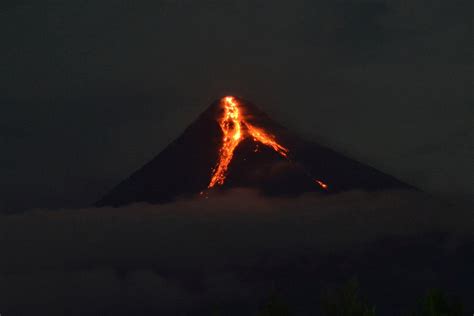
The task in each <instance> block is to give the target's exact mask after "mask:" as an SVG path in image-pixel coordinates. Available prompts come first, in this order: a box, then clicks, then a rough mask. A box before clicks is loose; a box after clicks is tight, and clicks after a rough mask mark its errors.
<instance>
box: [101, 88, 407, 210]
mask: <svg viewBox="0 0 474 316" xmlns="http://www.w3.org/2000/svg"><path fill="white" fill-rule="evenodd" d="M235 187H245V188H255V189H258V190H259V191H261V192H262V193H263V194H265V195H273V196H291V195H298V194H301V193H305V192H312V191H317V192H321V193H323V194H329V193H334V192H340V191H345V190H352V189H363V190H383V189H392V188H405V189H407V188H412V187H411V186H409V185H407V184H405V183H403V182H400V181H399V180H397V179H395V178H394V177H392V176H389V175H387V174H384V173H382V172H380V171H377V170H376V169H374V168H372V167H370V166H367V165H364V164H362V163H359V162H357V161H355V160H352V159H350V158H347V157H345V156H343V155H341V154H339V153H337V152H335V151H333V150H331V149H329V148H327V147H324V146H321V145H319V144H316V143H312V142H308V141H306V140H303V139H301V138H300V137H298V136H296V135H294V134H292V133H290V132H289V131H288V130H286V129H285V128H283V127H282V126H280V125H279V124H277V123H275V122H273V121H272V120H271V119H270V118H269V117H268V116H267V115H266V114H265V113H263V112H262V111H261V110H260V109H259V108H258V107H256V106H255V105H253V104H252V103H251V102H248V101H246V100H243V99H240V98H236V97H230V96H229V97H224V98H222V99H220V100H217V101H215V102H214V103H213V104H211V106H209V108H208V109H207V110H205V111H204V112H203V113H202V114H201V115H200V116H199V118H198V119H197V120H196V121H195V122H194V123H192V124H191V125H190V126H189V127H188V128H187V129H186V130H185V131H184V133H183V134H182V135H181V136H180V137H178V138H177V139H176V140H175V141H174V142H172V143H171V144H170V145H168V146H167V147H166V148H165V149H164V150H163V151H162V152H161V153H160V154H159V155H158V156H156V157H155V158H154V159H153V160H151V161H150V162H149V163H147V164H146V165H145V166H143V167H142V168H141V169H139V170H138V171H136V172H135V173H133V174H132V175H131V176H130V177H129V178H127V179H126V180H124V181H123V182H122V183H120V184H119V185H118V186H116V187H115V188H114V189H112V191H110V192H109V193H108V194H107V195H105V196H104V197H103V198H102V199H101V200H100V201H98V202H97V203H96V205H97V206H107V205H111V206H121V205H125V204H130V203H134V202H149V203H165V202H170V201H173V200H174V199H176V198H178V197H191V196H195V195H198V194H201V195H202V194H206V192H208V191H210V190H225V189H228V188H235Z"/></svg>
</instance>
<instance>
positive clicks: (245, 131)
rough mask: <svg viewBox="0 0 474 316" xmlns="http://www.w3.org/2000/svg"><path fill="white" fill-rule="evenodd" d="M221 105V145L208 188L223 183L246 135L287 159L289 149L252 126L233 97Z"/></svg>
mask: <svg viewBox="0 0 474 316" xmlns="http://www.w3.org/2000/svg"><path fill="white" fill-rule="evenodd" d="M222 106H223V108H224V115H223V116H222V118H221V119H220V121H219V125H220V127H221V130H222V133H223V140H222V147H221V149H220V150H219V160H218V163H217V166H216V167H215V168H214V169H213V175H212V177H211V181H210V182H209V185H208V188H209V189H210V188H212V187H214V186H215V185H223V184H224V181H225V179H226V173H227V169H228V168H229V164H230V162H231V161H232V158H233V156H234V151H235V148H236V147H237V146H238V145H239V144H240V142H242V141H243V140H244V139H245V138H247V137H252V138H253V140H254V141H255V142H260V143H262V144H263V145H265V146H268V147H271V148H273V150H275V151H276V152H277V153H279V154H280V155H281V156H283V157H284V158H286V159H288V152H289V150H288V149H287V148H286V147H284V146H282V145H281V144H279V143H278V142H277V140H276V139H275V137H274V136H273V135H271V134H269V133H267V132H265V131H264V130H263V129H262V128H258V127H255V126H253V125H252V124H250V123H249V122H247V121H246V120H245V119H244V118H243V117H242V114H241V113H240V109H239V103H238V102H237V100H236V99H235V98H234V97H230V96H229V97H225V98H223V99H222ZM316 183H317V184H319V185H320V186H321V188H323V189H325V190H326V189H327V188H328V186H327V185H326V184H325V183H323V182H322V181H319V180H316Z"/></svg>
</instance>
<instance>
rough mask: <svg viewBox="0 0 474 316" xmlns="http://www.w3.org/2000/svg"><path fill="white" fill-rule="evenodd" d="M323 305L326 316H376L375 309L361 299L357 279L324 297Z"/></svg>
mask: <svg viewBox="0 0 474 316" xmlns="http://www.w3.org/2000/svg"><path fill="white" fill-rule="evenodd" d="M321 303H322V304H321V305H322V308H323V311H324V315H326V316H375V307H373V306H370V305H369V304H368V303H367V302H366V300H365V299H364V298H362V297H360V295H359V283H358V282H357V280H356V279H352V280H351V281H349V282H348V283H347V284H346V285H345V286H343V287H341V288H339V289H337V290H336V291H334V292H332V293H328V294H326V295H325V296H323V299H322V302H321Z"/></svg>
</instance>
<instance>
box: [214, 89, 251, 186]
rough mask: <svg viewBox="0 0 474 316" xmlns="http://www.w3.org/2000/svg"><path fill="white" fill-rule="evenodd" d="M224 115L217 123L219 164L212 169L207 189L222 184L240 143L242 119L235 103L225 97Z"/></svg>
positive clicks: (232, 99) (231, 98) (233, 100)
mask: <svg viewBox="0 0 474 316" xmlns="http://www.w3.org/2000/svg"><path fill="white" fill-rule="evenodd" d="M223 106H224V115H223V116H222V119H221V120H220V122H219V125H220V126H221V129H222V133H223V134H224V136H223V140H222V147H221V149H220V151H219V163H218V164H217V166H216V167H215V168H214V170H213V172H214V174H213V176H212V178H211V182H210V183H209V185H208V188H212V187H213V186H215V185H216V184H219V185H222V184H224V181H225V177H226V172H227V169H228V168H229V164H230V162H231V161H232V157H233V156H234V150H235V148H236V147H237V145H238V144H239V143H240V142H241V141H242V139H243V137H242V118H241V117H240V111H239V107H238V106H237V101H236V100H235V99H234V98H233V97H225V98H224V100H223Z"/></svg>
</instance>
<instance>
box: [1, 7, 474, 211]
mask: <svg viewBox="0 0 474 316" xmlns="http://www.w3.org/2000/svg"><path fill="white" fill-rule="evenodd" d="M470 9H471V4H470V1H468V0H459V1H449V2H446V1H421V0H416V1H384V0H380V1H337V2H334V1H300V0H298V1H292V2H291V4H289V3H288V2H287V1H271V2H269V1H254V0H252V1H245V0H244V1H211V0H205V1H184V0H166V1H164V0H163V1H140V2H133V1H120V2H116V1H85V0H82V1H73V2H71V1H41V2H38V1H28V0H25V1H2V4H1V5H0V10H1V11H0V17H1V18H0V38H1V39H2V40H1V47H2V49H1V50H0V58H1V60H2V63H1V66H0V67H1V68H0V142H1V147H2V154H1V158H0V174H1V175H2V176H1V177H0V191H1V192H2V198H1V199H0V200H1V204H0V207H1V208H3V209H4V210H7V211H14V210H24V209H28V208H32V207H52V208H57V207H80V206H86V205H90V204H91V203H92V202H94V201H95V200H96V199H97V198H98V197H100V196H102V195H103V194H104V193H105V192H106V191H108V190H109V189H110V188H111V187H112V186H113V185H115V184H116V183H117V182H118V181H120V180H122V179H123V178H124V177H126V176H127V175H128V174H130V173H131V172H132V171H134V170H136V169H137V168H139V167H140V166H142V165H143V164H144V163H145V162H146V161H148V160H150V159H151V158H152V157H153V156H154V155H156V154H157V153H159V152H160V151H161V150H162V149H163V148H164V147H165V146H166V145H167V144H168V143H170V142H171V141H172V140H173V139H175V138H176V137H177V136H178V135H179V134H180V133H181V132H182V131H183V129H184V128H185V127H186V126H187V125H188V124H190V123H191V122H192V121H193V120H194V119H195V118H196V117H197V116H198V114H199V113H201V112H202V111H203V110H204V109H205V108H206V107H207V106H208V105H209V104H210V103H211V102H212V101H213V100H215V99H216V98H218V97H220V96H222V95H225V94H235V95H239V96H242V97H244V98H247V99H249V100H252V101H253V102H254V103H256V104H258V105H259V106H260V107H261V108H262V109H264V110H265V111H266V112H267V113H268V114H269V115H270V116H272V117H273V118H274V119H275V120H276V121H278V122H280V123H282V124H283V125H285V126H286V127H288V128H290V129H291V130H293V131H296V132H297V133H300V134H301V135H303V136H305V137H306V138H308V139H311V140H316V141H319V142H321V143H323V144H327V145H328V146H330V147H332V148H335V149H337V150H339V151H341V152H343V153H345V154H347V155H349V156H350V157H354V158H356V159H359V160H361V161H363V162H365V163H368V164H370V165H372V166H374V167H377V168H379V169H381V170H383V171H385V172H387V173H390V174H392V175H394V176H396V177H398V178H400V179H402V180H404V181H406V182H408V183H411V184H413V185H416V186H418V187H420V188H421V189H423V190H426V191H427V192H430V193H434V194H437V195H440V196H442V197H443V198H448V199H456V200H459V199H470V197H469V196H470V195H472V193H473V191H472V179H473V167H472V160H471V159H472V156H473V146H472V137H473V129H472V114H473V113H472V112H473V111H472V108H473V107H472V106H473V97H472V90H471V85H470V78H472V65H471V61H472V59H471V56H472V55H471V54H472V51H471V50H470V46H471V45H470V38H471V35H472V33H471V28H470V23H469V21H470V14H471V10H470ZM25 196H28V198H25Z"/></svg>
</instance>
